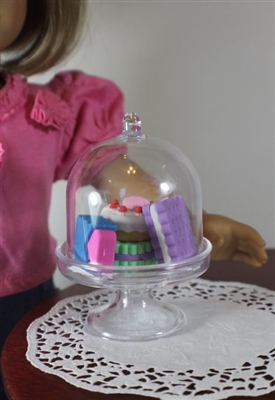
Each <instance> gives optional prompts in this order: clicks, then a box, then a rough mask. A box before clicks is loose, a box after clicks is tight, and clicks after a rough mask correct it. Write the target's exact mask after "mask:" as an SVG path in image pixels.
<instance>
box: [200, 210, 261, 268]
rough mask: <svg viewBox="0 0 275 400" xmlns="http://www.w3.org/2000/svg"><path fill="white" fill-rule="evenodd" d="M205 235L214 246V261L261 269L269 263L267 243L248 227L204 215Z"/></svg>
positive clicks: (221, 217)
mask: <svg viewBox="0 0 275 400" xmlns="http://www.w3.org/2000/svg"><path fill="white" fill-rule="evenodd" d="M203 234H204V236H205V237H206V238H207V239H209V240H210V242H211V243H212V245H213V250H212V254H211V258H212V260H217V261H218V260H220V261H222V260H223V261H224V260H234V261H242V262H244V263H246V264H249V265H252V266H253V267H261V266H262V265H263V264H265V263H266V261H267V254H266V251H265V248H264V247H265V241H264V240H263V239H262V237H261V236H260V235H259V233H258V232H257V231H256V230H255V229H253V228H251V227H250V226H248V225H245V224H242V223H240V222H237V221H234V220H232V219H230V218H227V217H224V216H222V215H215V214H207V213H204V215H203Z"/></svg>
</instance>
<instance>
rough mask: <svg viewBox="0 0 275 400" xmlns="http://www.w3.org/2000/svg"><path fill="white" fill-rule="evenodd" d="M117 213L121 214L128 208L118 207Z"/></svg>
mask: <svg viewBox="0 0 275 400" xmlns="http://www.w3.org/2000/svg"><path fill="white" fill-rule="evenodd" d="M118 211H119V212H122V213H125V212H127V211H128V208H127V207H125V206H119V207H118Z"/></svg>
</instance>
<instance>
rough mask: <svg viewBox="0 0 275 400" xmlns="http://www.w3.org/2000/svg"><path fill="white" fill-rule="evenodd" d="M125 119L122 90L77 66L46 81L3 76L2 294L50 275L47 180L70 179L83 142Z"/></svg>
mask: <svg viewBox="0 0 275 400" xmlns="http://www.w3.org/2000/svg"><path fill="white" fill-rule="evenodd" d="M122 118H123V95H122V93H121V91H120V90H119V89H118V88H117V86H115V85H114V84H113V83H112V82H110V81H108V80H106V79H102V78H98V77H91V76H88V75H85V74H83V73H81V72H78V71H67V72H63V73H61V74H58V75H56V76H55V77H54V79H53V80H52V81H51V82H50V83H48V84H47V85H36V84H29V83H28V82H27V81H26V80H25V79H23V78H22V77H20V76H19V75H8V76H7V77H6V85H5V86H4V88H3V89H2V90H0V296H6V295H10V294H14V293H18V292H22V291H25V290H28V289H30V288H32V287H34V286H36V285H39V284H40V283H42V282H44V281H46V280H47V279H49V278H50V277H51V276H52V274H53V272H54V270H55V268H56V259H55V254H54V250H55V246H56V242H55V241H54V239H53V238H51V236H50V233H49V228H48V212H49V206H50V199H51V187H52V183H53V182H54V181H56V180H58V179H66V178H67V177H68V175H69V173H70V170H71V168H72V166H73V165H74V163H75V161H76V160H77V159H78V157H79V156H80V155H81V154H82V153H83V152H84V151H85V150H86V149H87V147H91V146H95V145H97V144H98V143H100V142H102V141H103V140H106V139H109V138H112V137H115V136H117V135H118V134H119V133H120V131H121V121H122ZM64 206H65V205H64Z"/></svg>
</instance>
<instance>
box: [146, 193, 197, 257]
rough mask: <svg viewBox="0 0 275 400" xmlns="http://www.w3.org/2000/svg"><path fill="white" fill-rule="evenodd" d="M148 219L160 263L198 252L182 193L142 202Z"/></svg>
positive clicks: (153, 244)
mask: <svg viewBox="0 0 275 400" xmlns="http://www.w3.org/2000/svg"><path fill="white" fill-rule="evenodd" d="M143 214H144V216H145V223H146V225H147V228H148V232H149V235H150V237H151V241H152V246H153V248H154V251H155V257H156V258H157V260H158V262H159V263H167V262H170V261H180V260H184V259H186V258H189V257H192V256H194V255H195V254H196V253H197V246H196V242H195V238H194V235H193V230H192V227H191V223H190V219H189V215H188V210H187V208H186V205H185V203H184V200H183V198H182V196H180V195H176V196H174V197H171V198H167V199H164V200H160V201H156V202H155V203H150V204H146V205H144V206H143Z"/></svg>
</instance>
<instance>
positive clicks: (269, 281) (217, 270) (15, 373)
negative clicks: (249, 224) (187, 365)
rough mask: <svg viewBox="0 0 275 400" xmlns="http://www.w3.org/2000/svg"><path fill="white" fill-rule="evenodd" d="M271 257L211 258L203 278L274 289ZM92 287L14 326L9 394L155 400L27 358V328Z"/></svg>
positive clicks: (68, 292)
mask: <svg viewBox="0 0 275 400" xmlns="http://www.w3.org/2000/svg"><path fill="white" fill-rule="evenodd" d="M268 254H269V261H268V263H267V264H266V265H265V266H264V267H263V268H260V269H254V268H251V267H248V266H246V265H244V264H241V263H237V262H234V263H233V262H212V264H211V266H210V268H209V269H208V271H207V272H206V273H205V274H204V275H203V278H206V279H211V280H225V281H239V282H246V283H252V284H257V285H258V286H263V287H266V288H268V289H272V290H275V249H273V250H269V251H268ZM90 291H91V288H89V287H85V286H79V285H74V286H72V287H70V288H68V289H65V290H63V291H61V292H59V293H57V294H56V295H55V296H53V297H51V298H50V299H48V300H46V301H44V302H43V303H41V304H40V305H39V306H38V307H36V308H35V309H34V310H32V311H31V312H30V313H28V314H27V315H26V316H25V317H24V318H23V319H22V320H21V321H20V322H19V323H18V324H17V326H16V327H15V328H14V329H13V331H12V333H11V334H10V336H9V338H8V340H7V342H6V344H5V347H4V349H3V354H2V372H3V378H4V382H5V386H6V390H7V393H8V396H9V398H10V399H11V400H36V399H37V400H118V399H120V400H123V399H125V400H152V399H153V398H151V397H145V396H137V395H132V394H126V395H122V394H112V395H105V394H102V393H97V392H89V391H86V390H84V389H78V388H76V387H75V386H72V385H70V384H68V383H66V382H65V381H63V379H61V378H59V377H57V376H54V375H50V374H46V373H43V372H42V371H40V370H39V369H36V368H34V367H33V366H32V365H31V364H30V363H29V362H28V361H27V359H26V357H25V353H26V350H27V341H26V330H27V328H28V326H29V324H30V323H31V322H32V321H33V320H34V319H36V318H39V317H40V316H42V315H43V314H45V313H46V312H47V311H49V309H50V308H51V307H52V306H53V305H54V304H55V303H57V302H58V301H59V300H61V299H64V298H66V297H68V296H73V295H75V294H82V293H87V292H90ZM231 399H232V400H233V399H234V400H241V399H242V400H245V399H246V400H248V399H251V400H252V399H254V400H255V399H257V400H274V399H275V391H274V392H273V393H270V394H268V395H264V396H260V397H257V398H255V397H253V398H252V397H242V396H238V397H231Z"/></svg>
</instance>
